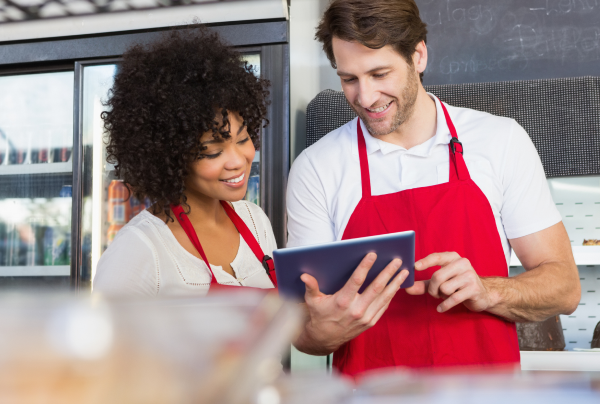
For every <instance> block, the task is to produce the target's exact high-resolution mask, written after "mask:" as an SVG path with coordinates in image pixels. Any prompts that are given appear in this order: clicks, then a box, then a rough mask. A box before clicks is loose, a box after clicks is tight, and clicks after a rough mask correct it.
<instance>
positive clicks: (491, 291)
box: [287, 0, 581, 375]
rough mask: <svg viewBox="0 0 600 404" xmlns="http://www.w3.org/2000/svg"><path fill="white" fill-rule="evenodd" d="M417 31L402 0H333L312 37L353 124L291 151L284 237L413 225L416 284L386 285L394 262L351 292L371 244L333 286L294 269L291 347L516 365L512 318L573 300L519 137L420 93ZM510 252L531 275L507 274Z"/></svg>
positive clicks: (381, 357) (313, 239) (548, 207)
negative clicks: (302, 315) (297, 329)
mask: <svg viewBox="0 0 600 404" xmlns="http://www.w3.org/2000/svg"><path fill="white" fill-rule="evenodd" d="M426 33H427V31H426V27H425V24H424V23H423V22H422V21H421V19H420V17H419V11H418V8H417V6H416V4H415V3H414V1H413V0H334V1H333V2H332V3H331V4H330V5H329V7H328V9H327V10H326V11H325V14H324V16H323V19H322V20H321V23H320V25H319V27H318V31H317V35H316V37H317V39H318V40H319V41H321V42H322V43H323V49H324V50H325V53H326V54H327V56H328V58H329V60H330V61H331V64H332V66H333V67H334V68H336V69H337V74H338V75H339V77H340V80H341V84H342V89H343V91H344V94H345V96H346V99H347V101H348V103H349V104H350V106H351V107H352V108H353V109H354V111H355V112H356V114H357V115H358V117H359V119H354V120H353V121H351V122H349V123H348V124H346V125H344V126H342V127H341V128H339V129H337V130H334V131H333V132H331V133H329V134H328V135H326V136H325V137H324V138H323V139H321V140H320V141H319V142H317V143H316V144H314V145H313V146H311V147H310V148H308V149H306V150H305V151H304V152H303V153H302V154H301V155H300V156H299V157H298V158H297V159H296V161H295V163H294V166H293V167H292V170H291V172H290V177H289V184H288V195H287V204H288V223H289V225H288V226H289V227H288V229H289V242H288V246H299V245H307V244H314V243H322V242H331V241H335V240H341V239H349V238H356V237H365V236H370V235H376V234H384V233H391V232H398V231H405V230H414V231H415V232H416V251H415V253H416V258H417V259H418V261H417V262H416V263H415V269H416V280H417V281H416V282H415V285H414V286H413V287H411V288H409V289H407V290H405V291H404V290H403V291H399V292H397V291H398V288H399V282H397V281H394V282H391V283H389V284H388V282H387V281H388V280H389V279H390V277H391V273H392V272H393V271H392V270H391V269H389V270H386V271H385V272H384V273H382V274H381V275H380V276H379V277H378V278H377V281H376V282H375V283H374V284H372V285H371V287H370V288H369V289H368V290H367V291H366V292H365V293H363V294H359V293H358V292H357V291H358V289H359V287H360V285H361V284H362V282H363V281H364V277H365V275H366V273H367V272H368V269H369V268H370V266H371V265H372V263H373V262H374V260H375V257H374V254H369V255H368V256H367V257H365V259H364V260H363V262H362V263H361V265H360V266H359V267H358V268H357V270H356V271H355V274H354V276H353V277H352V279H351V280H350V281H349V282H348V284H347V285H346V286H345V287H344V288H343V289H342V290H340V291H339V292H338V293H336V294H335V295H324V294H322V293H321V292H319V289H318V283H317V281H316V280H315V279H314V278H313V277H311V276H310V275H307V274H305V275H303V277H302V280H303V281H304V283H305V284H306V307H307V322H306V326H305V328H304V331H303V333H302V335H301V336H300V338H299V339H298V340H297V341H296V343H295V345H296V347H297V348H298V349H299V350H300V351H303V352H306V353H309V354H314V355H325V354H329V353H331V352H335V354H334V365H335V366H336V367H337V368H338V369H339V370H340V371H342V372H343V373H346V374H350V375H355V374H357V373H360V372H362V371H365V370H368V369H373V368H380V367H387V366H410V367H430V366H455V365H499V364H503V365H511V364H518V362H519V347H518V342H517V336H516V330H515V324H514V323H515V322H517V321H541V320H544V319H546V318H548V317H550V316H553V315H556V314H559V313H563V314H570V313H572V312H573V311H574V310H575V308H576V307H577V304H578V303H579V299H580V295H581V291H580V283H579V277H578V273H577V267H576V265H575V262H574V259H573V256H572V252H571V246H570V242H569V238H568V237H567V233H566V231H565V228H564V226H563V224H562V222H561V217H560V214H559V213H558V211H557V210H556V207H555V206H554V203H553V201H552V198H551V196H550V192H549V189H548V186H547V183H546V179H545V176H544V171H543V169H542V165H541V162H540V159H539V156H538V155H537V152H536V150H535V148H534V146H533V144H532V143H531V140H530V139H529V137H528V135H527V133H525V131H524V130H523V128H521V127H520V126H519V125H518V124H517V123H516V122H515V121H513V120H511V119H507V118H502V117H497V116H493V115H490V114H486V113H482V112H477V111H474V110H469V109H463V108H455V107H451V106H448V105H445V104H443V103H441V102H440V101H439V100H438V99H437V98H435V97H434V96H433V95H431V94H428V93H426V92H425V90H424V88H423V86H422V83H421V80H419V76H421V78H422V74H423V71H424V70H425V67H426V65H427V47H426V45H425V41H426ZM457 40H458V38H457ZM511 247H512V249H513V250H514V251H515V253H516V254H517V256H518V257H519V259H520V260H521V263H522V264H523V266H524V267H525V269H526V270H527V271H526V272H525V273H524V274H521V275H519V276H516V277H514V278H508V277H507V275H508V264H507V263H508V261H509V259H510V248H511ZM394 265H395V267H396V268H398V264H397V263H395V264H394ZM390 271H391V272H390ZM386 285H387V286H386ZM396 292H397V293H396Z"/></svg>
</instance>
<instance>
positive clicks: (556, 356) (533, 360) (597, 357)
mask: <svg viewBox="0 0 600 404" xmlns="http://www.w3.org/2000/svg"><path fill="white" fill-rule="evenodd" d="M521 370H559V371H560V370H562V371H580V372H594V371H596V372H598V371H600V352H573V351H562V352H538V351H535V352H534V351H521Z"/></svg>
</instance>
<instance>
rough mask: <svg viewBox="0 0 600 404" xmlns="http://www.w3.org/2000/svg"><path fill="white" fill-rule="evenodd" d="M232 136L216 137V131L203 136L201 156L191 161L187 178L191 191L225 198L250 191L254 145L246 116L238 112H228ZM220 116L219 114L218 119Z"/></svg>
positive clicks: (229, 199)
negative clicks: (214, 133)
mask: <svg viewBox="0 0 600 404" xmlns="http://www.w3.org/2000/svg"><path fill="white" fill-rule="evenodd" d="M228 118H229V124H230V128H229V130H230V135H231V137H230V138H229V139H226V140H215V139H214V138H213V134H212V131H209V132H206V133H204V134H203V135H202V137H201V138H200V143H201V146H205V147H206V149H205V150H202V152H201V153H200V155H201V156H202V157H201V158H200V159H198V160H196V161H194V162H193V163H192V164H191V165H190V171H191V172H190V175H189V176H188V178H187V180H186V189H187V193H188V197H189V196H190V195H189V193H198V194H201V195H202V196H204V197H209V198H212V199H218V200H223V201H229V202H233V201H239V200H240V199H242V198H243V197H244V195H246V189H247V188H248V177H249V176H250V168H251V167H252V160H254V154H255V153H256V150H254V145H253V144H252V140H251V139H250V135H248V131H247V130H246V127H245V126H243V121H244V120H243V119H242V117H241V116H240V115H239V114H238V113H236V112H230V113H229V114H228ZM219 119H220V116H219V115H217V121H218V120H219Z"/></svg>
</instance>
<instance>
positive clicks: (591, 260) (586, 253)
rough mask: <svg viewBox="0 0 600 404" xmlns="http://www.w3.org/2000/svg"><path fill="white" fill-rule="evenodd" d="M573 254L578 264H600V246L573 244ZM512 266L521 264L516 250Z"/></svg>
mask: <svg viewBox="0 0 600 404" xmlns="http://www.w3.org/2000/svg"><path fill="white" fill-rule="evenodd" d="M573 256H574V257H575V264H577V265H600V246H573ZM510 266H511V267H520V266H521V262H520V261H519V259H518V258H517V255H516V254H515V252H514V251H511V255H510Z"/></svg>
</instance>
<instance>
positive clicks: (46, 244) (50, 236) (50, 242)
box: [42, 226, 54, 265]
mask: <svg viewBox="0 0 600 404" xmlns="http://www.w3.org/2000/svg"><path fill="white" fill-rule="evenodd" d="M42 250H43V254H44V265H54V229H53V228H52V227H50V226H45V227H44V234H43V237H42Z"/></svg>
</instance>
